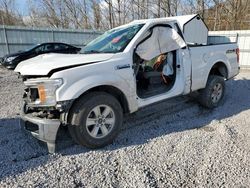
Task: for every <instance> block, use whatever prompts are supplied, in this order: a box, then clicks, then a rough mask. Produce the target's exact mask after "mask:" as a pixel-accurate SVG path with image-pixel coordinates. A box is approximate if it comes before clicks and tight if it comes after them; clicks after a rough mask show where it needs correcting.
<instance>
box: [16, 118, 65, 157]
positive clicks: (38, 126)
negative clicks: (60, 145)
mask: <svg viewBox="0 0 250 188" xmlns="http://www.w3.org/2000/svg"><path fill="white" fill-rule="evenodd" d="M60 124H61V122H60V121H59V120H56V119H43V118H38V117H33V116H31V115H28V114H24V115H22V117H21V119H20V126H21V128H22V129H23V130H25V131H27V132H29V133H31V135H32V136H34V137H35V138H37V139H39V140H41V141H44V142H46V143H47V147H48V151H49V153H54V152H55V141H56V136H57V131H58V129H59V127H60Z"/></svg>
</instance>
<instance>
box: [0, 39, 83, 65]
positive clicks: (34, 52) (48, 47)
mask: <svg viewBox="0 0 250 188" xmlns="http://www.w3.org/2000/svg"><path fill="white" fill-rule="evenodd" d="M80 50H81V48H77V47H75V46H72V45H69V44H65V43H59V42H49V43H42V44H38V45H36V46H34V47H32V48H30V49H27V50H25V51H20V52H17V53H13V54H8V55H6V56H4V57H3V58H2V59H0V63H1V64H2V65H3V66H4V67H6V68H8V69H15V67H16V66H17V65H18V63H20V62H21V61H24V60H27V59H30V58H33V57H35V56H38V55H40V54H45V53H62V54H76V53H78V52H79V51H80Z"/></svg>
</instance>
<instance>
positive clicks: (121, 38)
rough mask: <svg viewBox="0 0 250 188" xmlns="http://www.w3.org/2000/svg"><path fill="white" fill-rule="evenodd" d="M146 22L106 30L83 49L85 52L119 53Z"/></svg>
mask: <svg viewBox="0 0 250 188" xmlns="http://www.w3.org/2000/svg"><path fill="white" fill-rule="evenodd" d="M143 25H144V24H137V25H129V26H127V27H120V28H115V29H112V30H110V31H107V32H105V33H104V34H103V35H101V36H99V37H98V38H96V39H95V40H93V41H92V42H90V43H89V44H87V46H85V48H84V49H83V53H87V54H88V53H117V52H121V51H123V50H124V49H125V48H126V46H127V45H128V44H129V42H130V41H131V40H132V39H133V38H134V36H135V35H136V33H137V32H138V31H139V30H140V29H141V28H142V27H143Z"/></svg>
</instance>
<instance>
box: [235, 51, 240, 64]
mask: <svg viewBox="0 0 250 188" xmlns="http://www.w3.org/2000/svg"><path fill="white" fill-rule="evenodd" d="M236 55H237V63H239V62H240V49H239V48H237V49H236Z"/></svg>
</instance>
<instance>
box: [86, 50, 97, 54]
mask: <svg viewBox="0 0 250 188" xmlns="http://www.w3.org/2000/svg"><path fill="white" fill-rule="evenodd" d="M83 53H84V54H95V53H96V54H98V53H102V52H101V51H98V50H90V51H86V52H83Z"/></svg>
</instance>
